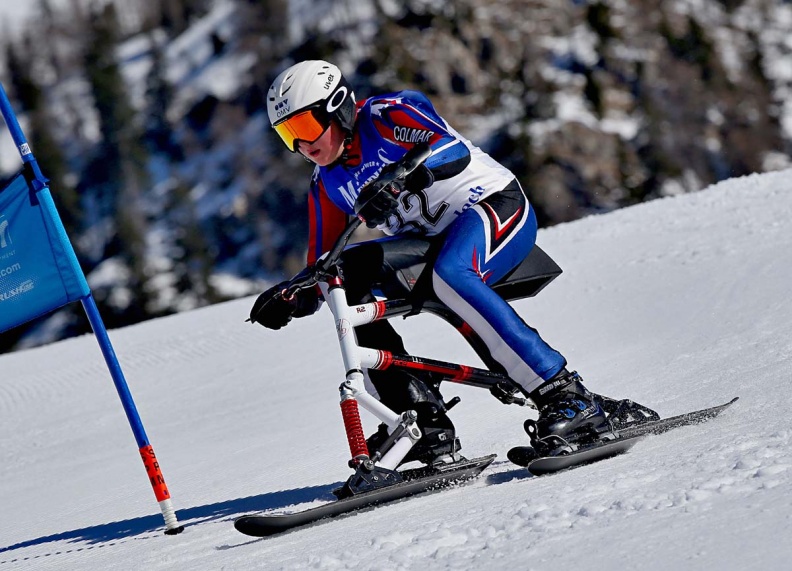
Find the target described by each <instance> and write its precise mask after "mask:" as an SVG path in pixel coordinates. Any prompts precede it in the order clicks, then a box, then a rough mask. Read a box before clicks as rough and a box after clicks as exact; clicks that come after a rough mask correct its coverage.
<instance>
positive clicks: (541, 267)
mask: <svg viewBox="0 0 792 571" xmlns="http://www.w3.org/2000/svg"><path fill="white" fill-rule="evenodd" d="M562 271H563V270H562V269H561V268H560V267H559V265H558V264H556V263H555V261H553V258H551V257H550V256H548V255H547V253H546V252H545V251H544V250H542V249H541V248H540V247H539V246H534V247H533V250H531V253H530V254H528V256H527V257H526V258H525V259H524V260H523V261H522V263H521V264H520V265H519V266H517V267H516V268H514V269H513V270H512V271H511V272H509V273H508V274H506V275H505V276H504V277H503V278H502V279H501V280H500V281H498V283H496V284H495V285H493V286H492V289H494V290H495V291H496V292H498V294H500V296H501V297H502V298H503V299H506V300H509V299H522V298H524V297H533V296H535V295H536V294H537V293H539V292H540V291H542V290H543V289H544V288H545V286H546V285H547V284H549V283H550V282H551V281H553V280H554V279H556V278H557V277H558V276H559V275H561V272H562Z"/></svg>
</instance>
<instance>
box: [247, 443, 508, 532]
mask: <svg viewBox="0 0 792 571" xmlns="http://www.w3.org/2000/svg"><path fill="white" fill-rule="evenodd" d="M494 459H495V454H492V455H490V456H484V457H482V458H475V459H473V460H463V461H460V462H457V463H454V464H453V466H451V467H447V468H444V469H443V470H440V471H438V472H437V473H433V474H429V475H421V476H418V477H415V478H409V471H405V472H407V476H408V479H405V481H403V482H399V483H398V484H394V485H392V486H387V487H385V488H380V489H378V490H373V491H370V492H365V493H362V494H357V495H355V496H352V497H349V498H344V499H342V500H336V501H333V502H329V503H327V504H324V505H321V506H318V507H315V508H311V509H307V510H303V511H298V512H293V513H286V514H278V513H275V514H253V515H245V516H242V517H240V518H237V519H236V520H235V521H234V527H235V528H236V529H237V530H238V531H241V532H242V533H244V534H245V535H252V536H254V537H266V536H269V535H274V534H276V533H282V532H284V531H288V530H290V529H292V528H295V527H300V526H303V525H307V524H310V523H314V522H316V521H319V520H322V519H325V518H331V517H336V516H339V515H343V514H346V513H350V512H354V511H357V510H361V509H363V508H367V507H370V506H375V505H378V504H384V503H386V502H392V501H394V500H399V499H402V498H406V497H409V496H414V495H415V494H420V493H423V492H427V491H429V490H435V489H440V488H445V487H448V486H451V485H453V484H456V483H459V482H463V481H465V480H469V479H471V478H475V477H476V476H478V475H479V474H480V473H481V472H482V471H483V470H484V469H485V468H486V467H487V466H489V465H490V464H491V463H492V461H493V460H494ZM415 473H425V470H423V469H419V470H416V471H415Z"/></svg>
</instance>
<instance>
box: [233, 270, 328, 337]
mask: <svg viewBox="0 0 792 571" xmlns="http://www.w3.org/2000/svg"><path fill="white" fill-rule="evenodd" d="M288 285H289V282H281V283H279V284H278V285H276V286H273V287H271V288H269V289H268V290H267V291H265V292H264V293H262V294H261V295H260V296H258V298H257V299H256V302H255V303H254V304H253V308H252V309H251V310H250V319H248V321H250V322H251V323H259V324H261V325H263V326H264V327H266V328H268V329H275V330H277V329H280V328H281V327H286V325H287V324H288V323H289V321H291V319H292V317H305V316H306V315H311V314H312V313H314V312H315V311H316V310H317V309H318V308H319V295H318V294H317V293H316V290H314V289H313V288H311V289H306V290H300V291H299V292H297V293H296V294H295V295H293V296H292V297H291V298H290V299H286V298H285V297H283V292H284V291H285V290H286V287H287V286H288Z"/></svg>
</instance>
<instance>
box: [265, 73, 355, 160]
mask: <svg viewBox="0 0 792 571" xmlns="http://www.w3.org/2000/svg"><path fill="white" fill-rule="evenodd" d="M267 114H268V115H269V120H270V124H271V125H272V127H273V129H275V131H276V132H277V133H278V135H280V138H281V139H282V140H283V142H284V143H285V144H286V146H287V147H288V148H289V150H290V151H291V152H295V151H296V150H297V141H298V140H301V141H305V142H308V143H313V142H314V141H315V140H316V139H318V138H319V137H320V136H321V135H322V133H324V132H325V131H326V130H327V128H328V127H329V126H330V121H331V120H332V119H335V120H336V121H338V123H339V124H340V125H341V127H342V128H343V129H344V130H346V131H348V132H350V133H351V132H352V127H353V126H354V124H355V114H356V110H355V94H354V92H353V91H352V87H351V86H350V85H349V83H348V82H347V80H346V79H345V78H344V76H343V75H342V74H341V70H340V69H338V67H336V66H335V65H333V64H332V63H328V62H326V61H321V60H309V61H303V62H300V63H298V64H295V65H293V66H291V67H290V68H289V69H287V70H286V71H284V72H283V73H281V74H280V75H279V76H278V77H277V78H276V79H275V81H274V82H273V83H272V86H271V87H270V89H269V93H268V94H267Z"/></svg>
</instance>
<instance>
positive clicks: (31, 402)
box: [0, 171, 792, 571]
mask: <svg viewBox="0 0 792 571" xmlns="http://www.w3.org/2000/svg"><path fill="white" fill-rule="evenodd" d="M791 176H792V171H785V172H779V173H771V174H767V175H762V176H751V177H746V178H742V179H735V180H732V181H727V182H725V183H723V184H720V185H718V186H717V187H715V188H711V189H708V190H705V191H702V192H701V193H697V194H694V195H685V196H681V197H677V198H673V199H663V200H659V201H655V202H652V203H647V204H643V205H640V206H637V207H634V208H628V209H624V210H621V211H618V212H614V213H611V214H608V215H603V216H598V217H592V218H588V219H585V220H581V221H578V222H574V223H570V224H565V225H561V226H558V227H554V228H552V229H549V230H543V231H541V232H540V235H539V243H540V244H541V245H542V247H543V248H544V249H545V250H546V251H548V252H549V253H550V254H551V255H552V256H553V257H554V258H556V260H557V261H558V262H559V264H560V265H561V266H562V267H563V268H564V274H563V275H562V276H561V277H560V278H559V279H558V280H556V281H555V282H554V283H553V284H552V285H551V286H550V287H548V288H547V289H546V290H545V291H543V292H542V293H541V294H540V295H539V296H538V297H537V298H535V299H531V300H523V301H520V302H518V303H517V304H516V307H517V309H518V311H519V312H520V313H521V314H522V315H523V316H524V317H525V319H526V320H527V321H528V322H529V323H531V324H532V325H534V326H535V327H536V328H537V329H538V330H539V331H540V332H541V333H542V335H543V336H544V337H545V338H546V339H547V340H548V341H549V342H550V343H551V344H552V345H554V346H556V347H557V348H559V349H560V350H561V351H562V352H564V353H565V355H566V356H567V357H568V358H569V361H570V366H571V367H572V368H575V369H577V370H578V371H579V372H580V373H581V375H582V376H583V377H584V379H586V382H587V384H588V385H589V386H590V387H591V388H592V389H593V390H595V391H598V392H602V393H604V394H607V395H609V396H613V397H629V398H633V399H635V400H637V401H639V402H643V403H645V404H647V405H650V406H652V407H653V408H655V409H656V410H658V412H660V413H661V414H662V415H663V416H672V415H674V414H679V413H682V412H685V411H686V410H690V409H694V408H701V407H706V406H711V405H714V404H717V403H719V402H724V401H725V400H727V399H729V398H731V397H733V396H740V400H739V401H738V402H737V403H736V404H735V405H734V406H733V407H732V408H730V409H729V410H728V411H726V412H725V413H724V414H723V415H722V416H720V417H719V418H717V419H714V420H712V421H710V422H708V423H706V424H703V425H700V426H695V427H685V428H680V429H677V430H674V431H673V432H670V433H667V434H664V435H660V436H653V437H649V438H646V439H645V440H643V441H641V442H640V443H638V444H637V445H636V446H635V447H634V448H633V449H632V451H631V452H629V453H628V454H626V455H624V456H620V457H617V458H613V459H610V460H607V461H603V462H600V463H598V464H594V465H591V466H588V467H583V468H580V469H577V470H573V471H570V472H564V473H560V474H557V475H553V476H547V477H540V478H536V477H530V476H528V474H527V473H526V471H524V470H521V469H519V468H517V467H514V466H512V465H510V464H508V463H506V462H505V453H506V451H507V450H508V449H509V448H510V447H511V446H514V445H516V444H520V443H524V442H526V440H527V439H526V437H525V435H524V433H523V432H522V428H521V425H522V421H523V420H524V419H525V418H526V416H527V415H531V414H534V413H532V412H531V411H526V410H523V409H520V408H518V407H504V406H503V405H501V404H500V403H498V402H497V401H495V400H494V399H492V398H491V397H490V396H489V395H488V394H486V393H485V392H484V391H479V390H475V389H470V388H467V387H457V386H449V387H448V388H447V389H446V390H445V397H446V398H450V397H451V396H453V395H455V394H458V395H460V396H461V397H462V402H461V404H460V405H459V406H458V407H456V408H455V409H454V411H453V412H452V416H453V418H454V419H455V422H456V425H457V429H458V434H459V436H460V438H461V440H462V445H463V453H465V454H467V455H468V456H469V457H474V456H480V455H483V454H487V453H493V452H494V453H498V454H499V460H500V461H499V462H496V464H494V465H493V466H492V467H491V469H490V470H488V471H487V472H485V475H483V476H482V477H481V478H480V479H479V480H477V481H475V482H471V483H469V484H467V485H464V486H459V487H457V488H454V489H451V490H447V491H443V492H440V493H436V494H430V495H426V496H422V497H416V498H413V499H410V500H408V501H405V502H399V503H395V504H393V505H389V506H387V507H382V508H379V509H376V510H372V511H367V512H364V513H361V514H358V515H355V516H352V517H346V518H342V519H338V520H334V521H331V522H328V523H323V524H320V525H316V526H313V527H310V528H307V529H303V530H299V531H296V532H293V533H288V534H285V535H282V536H276V537H272V538H269V539H265V540H253V541H250V538H246V537H244V536H241V535H240V534H238V533H237V532H236V531H235V530H234V529H233V526H232V525H231V521H232V520H233V518H234V517H235V516H237V515H239V514H242V513H249V512H252V511H258V510H267V509H288V508H289V506H295V505H298V504H313V503H318V502H321V501H326V500H328V499H329V497H330V496H329V491H330V489H331V488H332V487H333V485H334V484H337V483H338V482H340V481H342V480H343V479H344V478H345V477H346V476H347V475H348V473H349V471H348V469H347V468H346V466H345V463H346V456H347V454H348V449H347V445H346V441H345V438H344V433H343V427H342V424H341V419H340V414H339V411H338V396H337V387H338V384H339V383H340V381H341V378H342V376H343V370H342V365H341V360H340V357H339V355H338V351H337V341H336V339H335V334H334V331H333V326H332V319H331V318H330V315H329V313H328V312H327V310H326V309H324V310H322V311H321V312H320V313H319V314H318V315H316V316H314V317H312V318H308V319H301V320H295V321H294V322H293V323H291V324H290V325H289V327H288V328H286V329H284V330H282V331H279V332H270V331H266V330H263V329H261V328H259V327H254V326H251V325H249V324H245V323H244V319H245V318H246V317H247V313H248V310H249V307H250V305H251V304H252V302H253V299H252V298H250V299H245V300H238V301H234V302H230V303H225V304H220V305H217V306H213V307H210V308H206V309H203V310H199V311H192V312H188V313H184V314H180V315H177V316H173V317H170V318H166V319H159V320H154V321H150V322H147V323H143V324H140V325H137V326H134V327H129V328H125V329H122V330H118V331H111V333H110V335H111V339H112V341H113V344H114V346H115V348H116V351H117V353H118V355H119V358H120V360H121V363H122V365H123V368H124V371H125V374H126V376H127V380H128V381H129V385H130V388H131V390H132V394H133V395H134V397H135V400H136V402H137V405H138V409H139V411H140V413H141V416H142V418H143V421H144V423H145V425H146V429H147V431H148V433H149V436H150V438H151V440H152V443H153V444H154V447H155V449H156V451H157V455H158V458H159V459H160V461H161V463H162V467H163V472H164V475H165V477H166V479H167V481H168V484H169V486H170V489H171V492H172V494H173V500H174V504H175V506H176V509H177V513H178V514H179V517H180V519H181V521H182V523H184V524H186V526H187V528H186V530H185V532H184V533H183V534H181V535H179V536H175V537H166V536H164V535H162V533H161V531H162V518H161V516H160V515H159V512H158V509H157V506H156V503H155V501H154V498H153V495H152V493H151V490H150V488H149V485H148V482H147V480H146V477H145V473H144V471H143V467H142V465H141V464H140V461H139V458H138V457H137V451H136V449H135V444H134V439H133V438H132V435H131V433H130V431H129V428H128V426H127V425H126V420H125V418H124V415H123V411H122V410H121V406H120V404H119V402H118V398H117V396H116V395H115V391H114V389H113V386H112V382H111V380H110V376H109V373H108V372H107V370H106V369H105V367H104V364H103V362H102V359H101V354H100V352H99V349H98V347H97V346H96V343H95V342H94V340H93V339H92V338H91V337H90V336H84V337H81V338H78V339H72V340H69V341H65V342H61V343H57V344H54V345H51V346H48V347H43V348H39V349H33V350H29V351H22V352H18V353H14V354H10V355H5V356H2V357H0V481H2V482H3V485H2V487H0V570H2V571H5V570H6V569H15V570H16V569H36V570H38V569H58V570H61V569H105V568H106V569H114V570H125V569H129V570H137V569H144V568H145V569H149V570H151V571H156V570H158V569H169V570H172V569H184V570H187V569H190V570H191V569H220V568H226V569H252V568H260V569H268V570H270V569H288V570H290V571H291V570H295V569H323V570H334V569H351V568H354V569H358V570H389V571H390V570H402V569H403V570H408V569H416V568H421V569H427V570H447V569H472V568H485V569H495V570H500V569H502V570H512V569H538V570H544V569H557V568H558V567H559V566H561V565H566V564H567V563H569V564H571V563H570V559H571V560H573V562H576V561H578V560H579V558H581V557H584V558H585V560H586V565H587V566H588V567H591V568H594V569H605V568H620V569H628V568H640V569H642V570H647V571H664V570H667V569H696V570H713V571H715V570H718V571H721V570H724V569H725V570H731V569H734V570H743V569H762V570H763V571H766V570H769V569H785V568H787V567H788V562H789V560H790V559H792V546H790V545H789V541H788V539H789V538H788V537H787V535H788V530H789V523H790V520H789V514H790V513H792V495H791V494H790V493H789V490H790V489H792V442H790V440H791V439H792V417H790V415H789V414H788V411H789V410H790V409H792V393H790V391H789V390H788V386H789V380H790V376H792V345H790V342H789V340H790V339H792V304H790V303H789V291H790V289H789V288H790V286H789V284H790V283H792V254H790V251H792V234H791V233H790V232H789V230H788V225H789V220H790V219H791V218H792V192H789V183H788V181H789V180H790V177H791ZM395 325H396V326H397V328H399V330H400V331H402V332H403V333H404V335H405V341H406V344H407V347H408V348H409V349H412V350H414V351H415V352H416V354H420V355H423V356H427V357H435V358H448V359H457V360H459V361H461V362H463V363H465V364H473V365H475V364H477V363H476V359H475V357H472V352H471V351H470V350H469V349H468V348H466V347H464V346H463V345H462V343H461V341H460V339H459V337H458V335H457V334H456V333H455V332H454V331H453V330H450V329H449V328H448V326H447V325H445V324H443V323H442V322H440V321H439V320H437V319H435V318H431V317H425V316H421V317H419V318H415V319H410V320H408V321H398V322H397V323H395ZM364 424H365V426H366V429H367V430H371V431H373V429H374V421H373V420H372V419H371V418H369V417H366V416H364Z"/></svg>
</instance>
